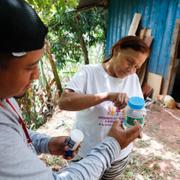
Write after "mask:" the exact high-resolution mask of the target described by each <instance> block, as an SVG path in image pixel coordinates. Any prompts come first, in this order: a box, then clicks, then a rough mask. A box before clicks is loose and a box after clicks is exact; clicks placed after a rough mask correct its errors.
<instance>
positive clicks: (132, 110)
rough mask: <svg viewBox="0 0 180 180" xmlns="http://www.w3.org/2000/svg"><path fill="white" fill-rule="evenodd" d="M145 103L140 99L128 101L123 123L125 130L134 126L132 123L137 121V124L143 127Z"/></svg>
mask: <svg viewBox="0 0 180 180" xmlns="http://www.w3.org/2000/svg"><path fill="white" fill-rule="evenodd" d="M144 105H145V102H144V99H143V98H141V97H136V96H135V97H131V98H130V99H129V101H128V105H127V107H126V118H125V122H124V123H123V125H124V127H125V128H130V127H132V126H134V125H135V124H134V121H135V120H136V121H138V122H139V124H140V125H141V126H142V127H143V126H144V114H145V108H144Z"/></svg>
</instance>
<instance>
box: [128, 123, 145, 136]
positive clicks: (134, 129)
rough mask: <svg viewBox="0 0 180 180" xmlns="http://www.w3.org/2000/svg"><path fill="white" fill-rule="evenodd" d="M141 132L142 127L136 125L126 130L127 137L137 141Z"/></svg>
mask: <svg viewBox="0 0 180 180" xmlns="http://www.w3.org/2000/svg"><path fill="white" fill-rule="evenodd" d="M141 131H142V128H141V126H140V125H135V126H133V127H131V128H130V129H127V130H126V135H127V137H128V138H134V139H136V138H137V137H138V136H139V135H140V132H141Z"/></svg>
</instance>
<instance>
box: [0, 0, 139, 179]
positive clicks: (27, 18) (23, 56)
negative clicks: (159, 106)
mask: <svg viewBox="0 0 180 180" xmlns="http://www.w3.org/2000/svg"><path fill="white" fill-rule="evenodd" d="M0 25H1V28H0V42H1V43H0V180H11V179H13V180H61V179H65V180H68V179H73V180H76V179H78V180H79V179H86V180H88V179H91V180H96V179H99V178H101V176H102V174H103V172H104V171H105V170H106V169H107V168H109V167H110V165H111V163H112V162H113V161H114V160H115V158H116V157H117V156H118V154H119V153H120V151H121V149H123V148H124V147H126V146H127V145H128V144H129V143H130V142H132V141H133V140H134V139H135V138H137V137H138V136H139V134H140V131H141V128H140V126H139V125H136V126H134V127H133V128H132V129H129V130H126V131H124V130H123V129H122V128H121V127H120V124H119V121H116V122H115V123H114V124H113V126H112V128H111V130H110V132H109V134H108V136H107V137H106V138H105V140H104V141H103V142H102V143H101V144H99V145H98V146H96V147H94V148H93V149H92V151H91V153H90V154H89V155H88V156H87V157H86V158H84V159H83V160H82V161H79V162H77V163H72V164H71V165H70V166H69V167H67V168H65V169H63V170H62V171H61V172H59V173H54V172H52V171H51V170H50V169H49V168H47V167H46V166H45V164H44V163H43V162H42V161H40V160H39V159H38V157H37V155H36V154H40V153H51V154H54V155H64V153H65V150H66V148H67V147H66V146H65V143H64V141H65V139H66V137H64V136H62V137H53V138H50V137H48V136H46V135H41V134H38V133H36V132H33V131H28V130H27V129H26V127H25V124H24V121H23V119H22V117H21V113H20V110H19V107H18V105H17V103H16V101H15V100H14V99H13V98H12V97H13V96H22V95H23V94H24V93H25V91H26V90H27V89H28V87H29V86H30V84H31V82H32V81H33V80H35V79H37V78H38V62H39V59H40V58H41V56H42V55H43V45H44V39H45V36H46V34H47V28H46V27H45V26H44V24H43V23H42V21H41V20H40V18H39V17H38V15H37V14H36V13H35V11H34V10H33V9H32V8H31V7H30V6H29V5H28V4H27V3H26V2H25V1H24V0H0Z"/></svg>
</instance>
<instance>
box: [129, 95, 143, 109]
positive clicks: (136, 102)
mask: <svg viewBox="0 0 180 180" xmlns="http://www.w3.org/2000/svg"><path fill="white" fill-rule="evenodd" d="M144 105H145V102H144V99H143V98H141V97H136V96H134V97H131V98H130V99H129V101H128V106H129V107H130V108H132V109H135V110H139V109H142V108H143V107H144Z"/></svg>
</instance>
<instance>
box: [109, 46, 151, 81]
mask: <svg viewBox="0 0 180 180" xmlns="http://www.w3.org/2000/svg"><path fill="white" fill-rule="evenodd" d="M147 57H148V54H147V53H142V52H140V51H135V50H133V49H130V48H128V49H122V50H120V51H118V52H114V55H113V57H112V61H111V67H112V71H113V74H114V76H115V77H117V78H124V77H126V76H128V75H130V74H133V73H135V72H136V70H137V69H139V68H140V67H141V66H142V64H143V63H144V62H145V60H146V59H147Z"/></svg>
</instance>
